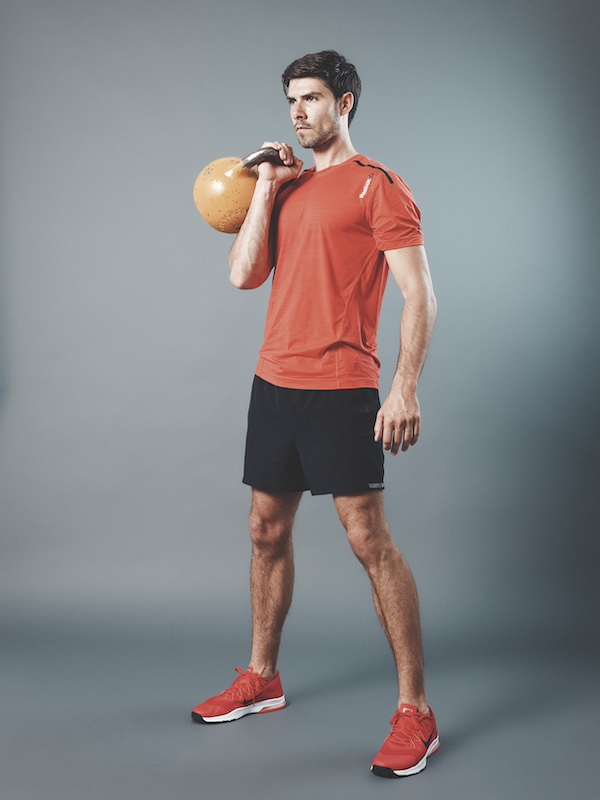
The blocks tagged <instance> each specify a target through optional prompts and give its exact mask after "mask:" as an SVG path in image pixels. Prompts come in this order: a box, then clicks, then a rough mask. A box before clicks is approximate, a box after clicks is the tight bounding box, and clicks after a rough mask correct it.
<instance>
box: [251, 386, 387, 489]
mask: <svg viewBox="0 0 600 800" xmlns="http://www.w3.org/2000/svg"><path fill="white" fill-rule="evenodd" d="M378 410H379V392H378V391H377V389H319V390H313V389H283V388H281V387H279V386H273V384H271V383H267V382H266V381H264V380H262V378H259V377H258V376H255V378H254V383H253V384H252V395H251V398H250V408H249V411H248V433H247V437H246V457H245V461H244V477H243V481H244V483H247V484H248V485H249V486H252V487H254V488H255V489H260V490H261V491H263V492H270V493H277V492H302V491H305V490H306V489H310V491H311V493H312V494H342V495H348V494H362V493H363V492H368V491H370V490H373V489H383V447H382V444H381V442H380V441H379V442H375V441H374V439H373V426H374V424H375V417H376V416H377V412H378Z"/></svg>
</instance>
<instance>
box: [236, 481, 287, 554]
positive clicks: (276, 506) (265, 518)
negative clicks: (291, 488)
mask: <svg viewBox="0 0 600 800" xmlns="http://www.w3.org/2000/svg"><path fill="white" fill-rule="evenodd" d="M299 502H300V498H299V497H298V498H297V500H296V498H295V497H285V498H281V499H280V498H278V497H277V496H270V495H262V494H259V493H256V492H255V494H254V496H253V502H252V509H251V511H250V516H249V518H248V524H249V528H250V540H251V542H252V546H253V547H255V548H258V549H265V550H283V549H285V548H286V547H288V545H289V542H290V539H291V535H292V525H293V523H294V515H295V513H296V509H297V507H298V503H299Z"/></svg>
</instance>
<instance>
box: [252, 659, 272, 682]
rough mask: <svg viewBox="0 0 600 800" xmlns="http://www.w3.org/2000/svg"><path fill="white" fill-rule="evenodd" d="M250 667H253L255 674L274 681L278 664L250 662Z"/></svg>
mask: <svg viewBox="0 0 600 800" xmlns="http://www.w3.org/2000/svg"><path fill="white" fill-rule="evenodd" d="M248 669H251V670H252V672H254V674H255V675H258V676H259V677H261V678H264V679H265V680H266V681H272V680H273V679H274V678H275V676H276V675H277V666H273V665H272V664H262V665H261V664H254V663H252V662H250V664H249V665H248Z"/></svg>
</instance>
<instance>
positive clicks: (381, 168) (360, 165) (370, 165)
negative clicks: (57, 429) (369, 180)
mask: <svg viewBox="0 0 600 800" xmlns="http://www.w3.org/2000/svg"><path fill="white" fill-rule="evenodd" d="M354 163H355V164H358V166H359V167H370V168H371V169H378V170H379V171H380V172H383V174H384V175H385V177H386V178H387V179H388V181H389V182H390V183H393V182H394V181H393V180H392V179H391V178H390V176H389V175H388V173H387V172H386V171H385V170H384V169H383V167H376V166H375V164H363V163H362V161H359V160H358V159H357V158H355V159H354Z"/></svg>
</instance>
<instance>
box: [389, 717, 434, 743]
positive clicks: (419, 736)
mask: <svg viewBox="0 0 600 800" xmlns="http://www.w3.org/2000/svg"><path fill="white" fill-rule="evenodd" d="M423 716H424V715H422V714H419V715H417V714H415V713H410V712H409V713H407V712H403V711H401V710H400V709H398V711H396V713H395V714H394V716H393V717H392V718H391V720H390V723H391V725H392V730H391V731H390V734H389V735H390V737H391V738H393V740H394V744H399V745H408V746H410V747H412V746H415V745H422V744H423V740H424V739H426V738H427V734H426V733H425V731H424V729H423V722H424V720H423Z"/></svg>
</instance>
